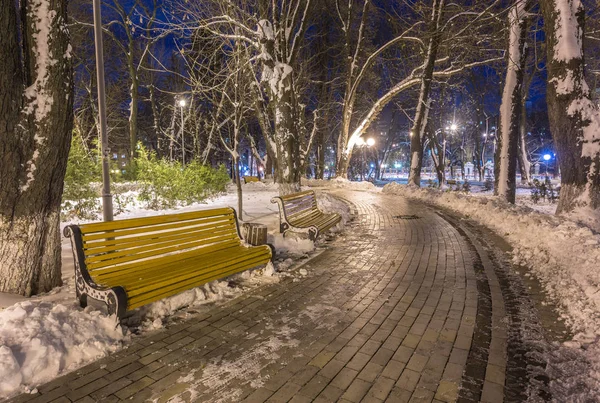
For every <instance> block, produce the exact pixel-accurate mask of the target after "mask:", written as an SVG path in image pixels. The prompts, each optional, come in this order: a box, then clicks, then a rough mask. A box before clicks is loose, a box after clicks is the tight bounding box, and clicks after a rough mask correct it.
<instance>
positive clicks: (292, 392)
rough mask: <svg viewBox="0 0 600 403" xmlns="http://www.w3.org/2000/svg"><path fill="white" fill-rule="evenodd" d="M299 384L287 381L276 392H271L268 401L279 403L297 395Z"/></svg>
mask: <svg viewBox="0 0 600 403" xmlns="http://www.w3.org/2000/svg"><path fill="white" fill-rule="evenodd" d="M300 388H301V386H300V385H297V384H295V383H292V382H287V383H286V384H285V385H283V386H282V387H281V388H279V390H277V392H275V393H274V394H273V396H271V397H270V398H269V400H268V402H269V403H280V402H287V401H289V400H290V399H292V398H293V397H295V396H297V393H298V391H299V390H300Z"/></svg>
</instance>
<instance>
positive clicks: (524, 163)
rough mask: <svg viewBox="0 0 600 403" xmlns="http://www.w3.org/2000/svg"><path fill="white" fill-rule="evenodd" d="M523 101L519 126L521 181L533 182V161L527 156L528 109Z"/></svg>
mask: <svg viewBox="0 0 600 403" xmlns="http://www.w3.org/2000/svg"><path fill="white" fill-rule="evenodd" d="M522 101H523V102H521V122H520V127H519V169H520V171H521V183H529V182H531V176H530V173H529V172H530V171H531V163H530V162H529V157H528V156H527V141H526V138H527V125H526V121H527V109H526V107H525V102H524V100H522Z"/></svg>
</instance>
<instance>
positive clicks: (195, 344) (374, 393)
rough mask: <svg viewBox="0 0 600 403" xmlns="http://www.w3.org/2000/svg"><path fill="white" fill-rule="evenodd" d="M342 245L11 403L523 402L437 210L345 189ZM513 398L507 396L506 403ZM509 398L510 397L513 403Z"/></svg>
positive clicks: (484, 286)
mask: <svg viewBox="0 0 600 403" xmlns="http://www.w3.org/2000/svg"><path fill="white" fill-rule="evenodd" d="M338 195H341V196H342V197H343V198H345V199H347V200H348V201H349V202H350V203H352V204H353V206H354V208H355V209H356V219H355V220H354V222H353V223H352V224H351V226H350V227H348V228H347V231H346V233H345V234H344V235H342V236H340V237H338V238H337V239H336V240H335V241H334V242H332V243H331V244H330V245H329V248H328V249H327V250H326V251H325V252H323V253H322V254H320V255H319V256H317V257H316V258H314V259H312V260H311V261H310V262H309V263H308V264H306V265H305V266H304V268H305V269H306V270H307V271H308V275H306V276H304V277H300V276H290V277H285V278H283V279H282V281H281V282H280V283H278V284H273V285H268V286H265V287H262V288H259V289H258V290H255V291H252V292H249V293H246V294H244V295H243V296H241V297H239V298H236V299H234V300H232V301H230V302H229V303H226V304H225V305H224V306H219V307H213V308H211V309H210V310H208V312H206V313H201V314H196V315H192V316H191V317H190V318H189V319H187V320H185V321H181V322H180V323H176V324H174V325H172V326H169V327H168V328H167V329H163V330H161V331H158V332H156V333H153V334H150V335H148V336H144V337H138V338H134V339H133V342H132V344H131V345H130V347H129V348H128V349H126V350H123V351H121V352H120V353H118V354H115V355H113V356H111V357H108V358H106V359H103V360H101V361H99V362H96V363H94V364H92V365H89V366H87V367H84V368H82V369H80V370H78V371H76V372H74V373H72V374H68V375H66V376H64V377H62V378H60V379H57V380H55V381H53V382H51V383H49V384H46V385H43V386H42V387H40V388H39V393H38V394H35V395H22V396H19V397H17V398H16V399H15V401H25V400H30V401H33V402H49V401H54V402H68V401H80V402H92V401H102V402H112V401H118V400H130V401H145V400H147V399H150V400H154V401H158V402H165V401H169V400H170V401H173V402H182V401H186V402H187V401H201V402H204V401H210V402H240V401H244V402H264V401H268V402H287V401H291V402H310V401H317V402H332V401H341V402H359V401H363V402H380V401H390V402H407V401H411V402H431V401H436V402H437V401H444V402H452V401H456V400H458V401H463V402H469V401H480V400H481V401H486V402H501V401H503V398H504V395H505V392H506V390H507V389H506V388H509V386H508V383H509V382H506V383H507V387H506V388H505V387H504V385H505V379H506V376H507V375H508V376H513V379H511V385H512V387H513V388H517V389H519V390H520V391H519V390H517V391H516V392H515V393H516V394H514V396H517V397H518V394H519V393H522V390H523V388H521V386H520V385H519V382H524V375H523V373H521V372H518V371H516V372H515V371H512V372H511V370H510V368H509V369H508V370H507V367H506V366H507V360H506V352H507V346H508V344H509V343H508V342H507V338H508V334H507V332H508V329H507V326H508V325H507V324H506V323H507V320H506V313H505V308H504V302H503V299H502V290H501V288H500V285H499V282H498V278H497V276H496V274H495V273H494V268H493V262H492V261H491V260H490V259H491V257H490V254H489V253H488V252H487V249H486V248H485V247H484V245H482V244H481V243H480V242H479V241H478V240H477V238H478V236H475V235H473V233H471V232H469V230H468V229H465V228H463V227H462V226H461V225H459V224H457V223H456V222H454V221H456V220H455V219H453V218H452V217H447V216H445V215H444V214H443V213H441V214H438V213H436V212H435V211H433V210H431V209H429V208H427V207H425V206H422V205H419V204H416V203H413V202H409V201H407V200H405V199H402V198H399V197H397V196H388V195H382V194H372V193H366V192H350V191H340V192H338ZM515 399H516V398H515ZM517 400H518V399H517Z"/></svg>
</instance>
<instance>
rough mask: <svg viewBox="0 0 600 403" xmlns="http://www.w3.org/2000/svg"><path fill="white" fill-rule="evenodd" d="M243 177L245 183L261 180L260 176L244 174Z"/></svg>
mask: <svg viewBox="0 0 600 403" xmlns="http://www.w3.org/2000/svg"><path fill="white" fill-rule="evenodd" d="M243 178H244V183H245V184H246V183H250V182H260V179H259V178H258V176H244V177H243Z"/></svg>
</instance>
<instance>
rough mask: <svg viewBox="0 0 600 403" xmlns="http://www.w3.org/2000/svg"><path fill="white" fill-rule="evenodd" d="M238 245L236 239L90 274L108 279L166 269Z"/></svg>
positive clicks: (97, 270) (128, 263)
mask: <svg viewBox="0 0 600 403" xmlns="http://www.w3.org/2000/svg"><path fill="white" fill-rule="evenodd" d="M237 244H238V241H237V240H236V239H232V240H230V242H229V243H224V244H220V245H209V246H207V247H204V248H201V249H195V250H191V251H186V252H181V253H176V254H170V255H165V256H162V257H157V258H154V259H146V260H141V261H132V262H126V263H122V264H118V265H114V266H109V267H103V268H101V269H96V270H93V271H90V274H91V275H93V276H97V277H98V278H100V277H101V278H107V277H110V276H113V275H114V276H118V275H119V273H121V272H125V271H129V272H132V273H133V272H135V271H143V270H152V269H154V268H155V267H161V266H162V267H166V265H167V264H169V263H170V262H173V263H176V262H179V261H185V260H186V259H189V258H190V257H193V256H203V257H204V256H205V255H206V256H210V255H212V254H213V253H216V252H218V251H220V250H222V249H228V248H231V247H233V246H236V245H237Z"/></svg>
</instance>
